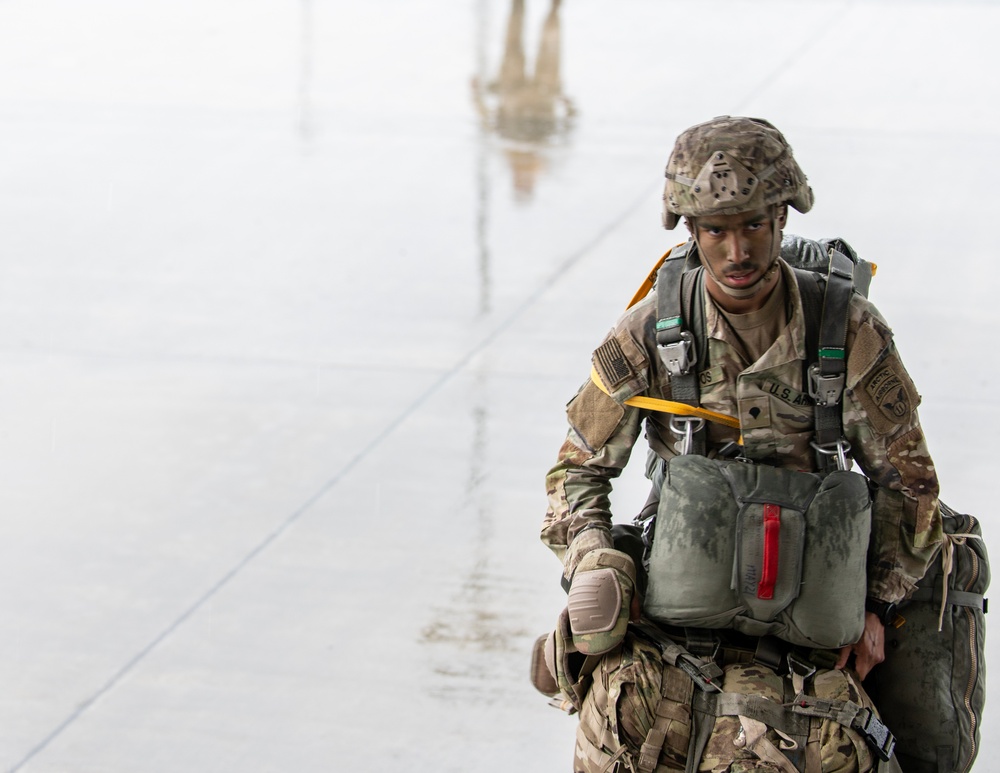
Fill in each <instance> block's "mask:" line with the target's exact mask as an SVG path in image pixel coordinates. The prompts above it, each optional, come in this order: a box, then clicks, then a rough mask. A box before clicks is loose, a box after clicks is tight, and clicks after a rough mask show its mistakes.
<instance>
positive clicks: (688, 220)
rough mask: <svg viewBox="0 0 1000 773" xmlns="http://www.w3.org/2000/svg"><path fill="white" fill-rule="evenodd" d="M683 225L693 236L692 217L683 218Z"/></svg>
mask: <svg viewBox="0 0 1000 773" xmlns="http://www.w3.org/2000/svg"><path fill="white" fill-rule="evenodd" d="M684 227H685V228H686V229H688V235H689V236H694V218H691V217H686V218H684Z"/></svg>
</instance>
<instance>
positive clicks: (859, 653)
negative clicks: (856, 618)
mask: <svg viewBox="0 0 1000 773" xmlns="http://www.w3.org/2000/svg"><path fill="white" fill-rule="evenodd" d="M852 652H853V653H854V670H855V671H857V672H858V676H859V677H861V679H864V678H865V677H866V676H868V672H869V671H871V670H872V669H873V668H875V666H877V665H878V664H879V663H881V662H882V661H883V660H885V626H883V625H882V621H881V620H879V619H878V615H876V614H875V613H874V612H866V613H865V629H864V631H862V632H861V638H860V639H858V641H857V642H856V643H854V644H849V645H847V646H846V647H841V648H840V658H839V659H838V660H837V668H844V667H845V666H846V665H847V660H848V658H850V656H851V653H852Z"/></svg>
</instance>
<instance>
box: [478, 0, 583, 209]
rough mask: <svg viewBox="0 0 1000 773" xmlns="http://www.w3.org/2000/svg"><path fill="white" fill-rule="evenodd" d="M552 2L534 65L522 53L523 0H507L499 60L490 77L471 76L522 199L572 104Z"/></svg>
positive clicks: (560, 137)
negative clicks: (566, 90)
mask: <svg viewBox="0 0 1000 773" xmlns="http://www.w3.org/2000/svg"><path fill="white" fill-rule="evenodd" d="M560 5H561V0H552V5H551V8H550V10H549V13H548V15H547V16H546V18H545V22H544V24H543V26H542V31H541V38H540V42H539V46H538V54H537V56H536V57H535V61H534V69H533V70H531V71H529V64H528V61H527V58H526V56H525V52H524V26H525V19H524V0H512V2H511V8H510V16H509V18H508V20H507V31H506V37H505V38H504V49H503V60H502V61H501V63H500V67H499V72H498V74H497V76H496V77H495V78H494V79H491V80H488V81H487V82H485V83H484V81H483V75H482V73H480V74H478V75H477V77H476V78H475V79H474V80H473V99H474V102H475V106H476V110H477V111H478V113H479V116H480V120H481V125H482V127H483V128H484V129H485V130H487V131H489V132H492V133H494V134H496V135H497V136H498V137H499V138H501V140H503V141H504V142H503V145H502V148H503V154H504V156H505V157H506V159H507V163H508V165H509V167H510V171H511V175H512V177H513V182H514V190H515V192H516V193H517V195H518V197H519V198H520V199H522V200H527V199H530V198H531V195H532V193H533V192H534V189H535V181H536V179H537V177H538V174H539V173H540V172H541V171H543V170H544V169H545V148H546V146H547V145H548V144H550V143H551V142H552V141H555V142H565V141H566V140H567V138H568V137H569V134H570V131H571V130H572V128H573V123H574V119H575V117H576V108H575V107H574V105H573V102H572V100H571V99H570V98H569V97H567V96H566V95H565V94H563V84H562V67H561V62H560V56H561V48H562V41H561V35H562V32H561V27H560V20H559V7H560Z"/></svg>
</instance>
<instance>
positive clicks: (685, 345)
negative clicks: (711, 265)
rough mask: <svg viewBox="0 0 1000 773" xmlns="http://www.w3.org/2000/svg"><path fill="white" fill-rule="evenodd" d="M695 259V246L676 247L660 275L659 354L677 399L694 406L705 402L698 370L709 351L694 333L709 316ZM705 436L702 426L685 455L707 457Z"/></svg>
mask: <svg viewBox="0 0 1000 773" xmlns="http://www.w3.org/2000/svg"><path fill="white" fill-rule="evenodd" d="M695 255H696V253H695V252H694V245H693V243H691V242H687V243H685V244H682V245H680V246H678V247H675V248H674V249H672V250H671V251H670V253H669V254H668V255H666V256H665V257H664V259H663V261H662V265H661V266H660V268H659V270H658V271H657V272H656V288H657V290H656V316H657V319H656V346H657V351H658V352H659V354H660V359H661V360H662V361H663V365H664V367H665V368H666V369H667V372H668V373H669V374H670V393H671V395H672V397H673V399H674V400H675V401H676V402H679V403H685V404H687V405H690V406H698V405H699V403H700V402H701V389H700V387H699V385H698V370H697V367H702V368H703V367H704V365H705V362H706V361H707V360H706V358H707V356H708V352H707V347H699V346H698V345H697V344H696V343H695V336H694V334H693V333H692V332H691V331H692V330H698V329H699V328H700V327H703V326H704V316H705V315H704V293H703V291H702V284H703V282H704V278H703V277H702V274H701V272H691V273H689V272H688V269H689V268H692V267H693V266H696V265H698V264H697V262H696V261H697V259H696V257H695ZM699 348H700V349H702V351H699ZM696 366H697V367H696ZM686 421H690V419H687V420H686ZM705 435H706V433H705V431H704V425H702V426H701V427H699V429H698V431H696V432H693V436H692V441H691V444H690V447H686V448H685V449H684V450H683V453H695V454H702V455H703V454H704V453H705V450H706V446H707V443H706V439H705Z"/></svg>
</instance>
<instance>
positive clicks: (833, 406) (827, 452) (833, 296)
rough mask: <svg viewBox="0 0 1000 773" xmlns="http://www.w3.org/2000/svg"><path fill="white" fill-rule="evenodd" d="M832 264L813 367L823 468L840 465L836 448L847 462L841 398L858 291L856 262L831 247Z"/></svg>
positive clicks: (817, 445)
mask: <svg viewBox="0 0 1000 773" xmlns="http://www.w3.org/2000/svg"><path fill="white" fill-rule="evenodd" d="M829 256H830V266H829V269H828V271H827V275H826V292H825V294H824V297H823V313H822V319H821V321H820V329H819V350H818V352H817V359H816V361H815V362H814V364H813V365H811V366H810V367H809V382H808V387H809V396H810V397H812V398H813V400H814V401H815V403H816V406H815V410H814V419H815V435H816V439H815V445H814V447H815V448H816V451H817V465H818V467H819V469H820V470H831V469H834V468H835V467H836V466H837V462H838V459H837V458H835V453H836V452H834V451H833V450H834V449H838V446H839V450H840V459H839V461H840V463H844V459H843V454H844V453H845V450H844V449H843V447H842V446H840V444H841V441H842V435H843V428H842V423H841V418H842V417H841V407H840V403H841V399H842V397H843V395H844V386H845V382H846V378H847V359H846V345H847V321H848V313H849V309H850V304H851V295H852V294H853V293H854V264H853V263H852V262H851V259H850V258H848V257H847V256H846V255H844V254H843V253H841V252H838V251H837V250H835V249H833V248H832V247H831V248H830V250H829Z"/></svg>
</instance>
